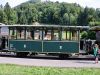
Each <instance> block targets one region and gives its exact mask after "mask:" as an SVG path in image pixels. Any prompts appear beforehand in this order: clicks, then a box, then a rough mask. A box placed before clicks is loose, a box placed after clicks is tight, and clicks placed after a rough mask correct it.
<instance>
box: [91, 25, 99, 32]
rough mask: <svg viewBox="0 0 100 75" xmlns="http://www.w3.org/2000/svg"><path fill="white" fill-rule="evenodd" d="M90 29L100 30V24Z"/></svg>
mask: <svg viewBox="0 0 100 75" xmlns="http://www.w3.org/2000/svg"><path fill="white" fill-rule="evenodd" d="M89 30H92V31H100V26H93V27H90V28H89Z"/></svg>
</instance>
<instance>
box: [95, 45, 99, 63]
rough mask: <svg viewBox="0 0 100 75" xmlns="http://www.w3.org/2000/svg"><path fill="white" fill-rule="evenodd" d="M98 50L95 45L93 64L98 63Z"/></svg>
mask: <svg viewBox="0 0 100 75" xmlns="http://www.w3.org/2000/svg"><path fill="white" fill-rule="evenodd" d="M98 50H99V47H98V45H97V44H95V47H94V56H95V63H98V58H99V54H98Z"/></svg>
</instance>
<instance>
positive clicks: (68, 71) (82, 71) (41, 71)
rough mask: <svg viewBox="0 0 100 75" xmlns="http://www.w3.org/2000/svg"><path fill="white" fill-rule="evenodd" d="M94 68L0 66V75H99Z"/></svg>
mask: <svg viewBox="0 0 100 75" xmlns="http://www.w3.org/2000/svg"><path fill="white" fill-rule="evenodd" d="M99 74H100V69H96V68H51V67H29V66H18V65H9V64H0V75H99Z"/></svg>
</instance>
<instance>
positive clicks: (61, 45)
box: [9, 40, 79, 53]
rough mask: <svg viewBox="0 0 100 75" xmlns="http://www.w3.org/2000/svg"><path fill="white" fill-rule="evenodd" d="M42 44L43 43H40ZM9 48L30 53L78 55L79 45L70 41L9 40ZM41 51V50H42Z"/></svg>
mask: <svg viewBox="0 0 100 75" xmlns="http://www.w3.org/2000/svg"><path fill="white" fill-rule="evenodd" d="M42 42H43V43H42ZM9 45H10V46H9V48H10V49H11V45H12V48H13V49H15V51H26V52H28V51H31V52H63V53H65V52H66V53H78V52H79V43H78V42H74V41H73V42H72V41H71V42H70V41H28V40H27V41H24V40H10V41H9ZM42 49H43V50H42Z"/></svg>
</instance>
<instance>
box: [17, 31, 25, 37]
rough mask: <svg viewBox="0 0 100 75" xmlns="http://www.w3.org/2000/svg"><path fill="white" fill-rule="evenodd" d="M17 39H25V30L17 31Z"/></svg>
mask: <svg viewBox="0 0 100 75" xmlns="http://www.w3.org/2000/svg"><path fill="white" fill-rule="evenodd" d="M17 39H25V30H17Z"/></svg>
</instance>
